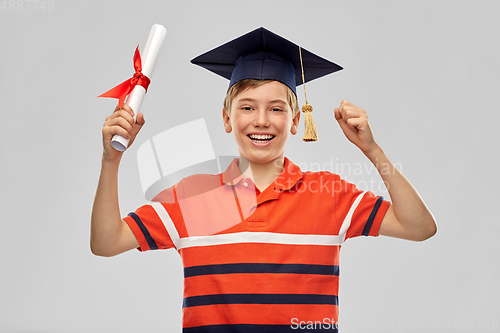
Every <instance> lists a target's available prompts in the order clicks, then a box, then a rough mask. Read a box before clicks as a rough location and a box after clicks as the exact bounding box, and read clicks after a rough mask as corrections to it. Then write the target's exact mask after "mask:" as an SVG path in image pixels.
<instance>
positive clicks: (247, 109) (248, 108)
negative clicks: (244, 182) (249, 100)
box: [241, 106, 252, 111]
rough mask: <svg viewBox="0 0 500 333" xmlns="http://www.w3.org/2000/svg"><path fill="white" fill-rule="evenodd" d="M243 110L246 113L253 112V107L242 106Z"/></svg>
mask: <svg viewBox="0 0 500 333" xmlns="http://www.w3.org/2000/svg"><path fill="white" fill-rule="evenodd" d="M241 109H242V110H245V111H252V107H250V106H242V107H241Z"/></svg>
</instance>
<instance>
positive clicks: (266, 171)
mask: <svg viewBox="0 0 500 333" xmlns="http://www.w3.org/2000/svg"><path fill="white" fill-rule="evenodd" d="M284 164H285V158H284V157H280V158H277V159H275V160H273V161H271V162H268V163H253V162H250V161H249V160H247V159H246V158H244V157H241V156H240V162H239V168H240V171H241V174H242V175H243V177H245V178H250V179H252V181H253V182H254V184H255V186H257V188H258V189H259V191H261V192H262V191H264V190H265V189H266V188H267V187H268V186H269V185H270V184H272V183H273V182H274V180H275V179H276V178H278V176H279V175H280V174H281V172H282V171H283V166H284Z"/></svg>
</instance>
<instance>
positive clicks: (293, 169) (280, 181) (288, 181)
mask: <svg viewBox="0 0 500 333" xmlns="http://www.w3.org/2000/svg"><path fill="white" fill-rule="evenodd" d="M243 178H244V177H243V175H242V174H241V172H240V168H239V159H238V158H235V159H234V160H233V161H232V162H231V164H230V165H229V166H228V167H227V169H226V170H225V171H224V172H223V173H222V181H223V182H224V184H226V185H236V184H238V183H239V182H240V181H242V180H243ZM301 178H302V171H301V170H300V168H299V167H298V166H297V165H295V164H294V163H292V161H290V160H289V159H288V158H286V157H285V163H284V165H283V170H282V171H281V174H280V175H279V176H278V178H276V179H275V180H274V185H275V186H274V187H275V188H276V189H279V190H284V191H286V190H289V189H291V188H292V187H294V186H295V184H297V182H298V181H299V180H300V179H301Z"/></svg>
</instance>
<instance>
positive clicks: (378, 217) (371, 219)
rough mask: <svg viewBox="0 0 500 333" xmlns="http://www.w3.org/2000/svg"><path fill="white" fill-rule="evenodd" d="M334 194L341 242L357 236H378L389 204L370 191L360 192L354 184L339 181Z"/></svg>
mask: <svg viewBox="0 0 500 333" xmlns="http://www.w3.org/2000/svg"><path fill="white" fill-rule="evenodd" d="M340 184H341V186H340V187H339V191H338V192H337V193H336V194H337V195H336V207H337V209H336V214H337V221H338V222H339V223H340V224H341V229H340V232H339V235H340V236H341V237H342V238H343V240H346V239H349V238H353V237H358V236H378V235H379V230H380V225H381V224H382V220H383V219H384V216H385V213H386V212H387V209H389V206H390V204H391V203H390V202H389V201H386V200H384V198H383V197H382V196H376V195H375V194H373V193H372V192H370V191H367V192H365V191H362V190H360V189H358V188H357V187H356V186H355V185H354V184H351V183H349V182H347V181H345V180H342V179H341V180H340Z"/></svg>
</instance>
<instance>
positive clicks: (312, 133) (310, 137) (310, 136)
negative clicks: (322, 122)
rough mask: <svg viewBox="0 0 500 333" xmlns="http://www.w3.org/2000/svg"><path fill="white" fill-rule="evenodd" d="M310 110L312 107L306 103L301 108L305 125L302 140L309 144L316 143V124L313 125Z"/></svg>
mask: <svg viewBox="0 0 500 333" xmlns="http://www.w3.org/2000/svg"><path fill="white" fill-rule="evenodd" d="M312 110H313V107H312V106H311V104H309V103H307V101H306V104H304V106H303V107H302V112H304V113H305V118H306V119H305V123H306V130H305V132H304V137H303V138H302V140H304V141H305V142H311V141H317V140H318V132H317V130H316V124H315V123H314V119H313V116H312V113H311V112H312Z"/></svg>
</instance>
